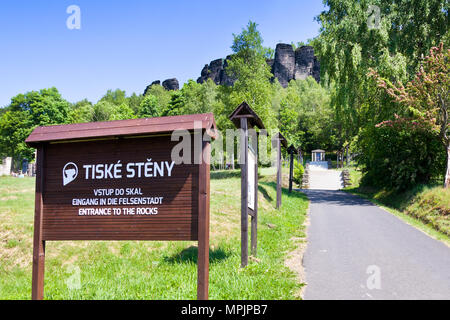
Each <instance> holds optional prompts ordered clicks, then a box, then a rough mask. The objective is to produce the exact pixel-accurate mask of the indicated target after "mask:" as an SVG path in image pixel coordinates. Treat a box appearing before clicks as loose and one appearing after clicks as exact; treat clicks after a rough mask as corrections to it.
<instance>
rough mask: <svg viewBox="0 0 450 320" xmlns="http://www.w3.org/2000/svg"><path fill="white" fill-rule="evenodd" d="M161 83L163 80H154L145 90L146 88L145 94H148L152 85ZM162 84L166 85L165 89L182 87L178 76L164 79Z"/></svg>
mask: <svg viewBox="0 0 450 320" xmlns="http://www.w3.org/2000/svg"><path fill="white" fill-rule="evenodd" d="M160 85H161V81H159V80H155V81H153V82H152V83H151V84H150V85H148V86H147V87H146V88H145V90H144V96H145V95H146V94H147V92H148V90H149V89H150V88H151V87H152V86H160ZM162 86H163V87H164V89H166V90H179V89H180V84H179V83H178V80H177V78H172V79H167V80H164V81H163V83H162Z"/></svg>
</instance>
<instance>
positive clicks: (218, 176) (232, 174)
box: [210, 170, 241, 180]
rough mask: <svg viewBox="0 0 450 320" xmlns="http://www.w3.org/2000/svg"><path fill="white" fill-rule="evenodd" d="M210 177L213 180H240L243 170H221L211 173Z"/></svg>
mask: <svg viewBox="0 0 450 320" xmlns="http://www.w3.org/2000/svg"><path fill="white" fill-rule="evenodd" d="M210 177H211V179H213V180H222V179H229V178H240V177H241V170H220V171H211V172H210Z"/></svg>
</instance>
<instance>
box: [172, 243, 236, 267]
mask: <svg viewBox="0 0 450 320" xmlns="http://www.w3.org/2000/svg"><path fill="white" fill-rule="evenodd" d="M229 256H230V253H229V252H227V251H225V250H223V249H221V248H218V249H209V263H214V262H218V261H222V260H225V259H227V258H228V257H229ZM197 258H198V248H197V247H196V246H191V247H189V248H186V249H183V250H182V251H181V252H179V253H177V254H174V255H172V256H170V257H164V261H165V262H167V263H170V264H179V263H192V262H193V263H197Z"/></svg>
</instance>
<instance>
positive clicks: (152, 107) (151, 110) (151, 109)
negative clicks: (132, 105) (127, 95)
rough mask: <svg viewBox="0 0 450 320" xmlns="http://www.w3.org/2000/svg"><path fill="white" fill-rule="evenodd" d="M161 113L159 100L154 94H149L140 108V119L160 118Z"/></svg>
mask: <svg viewBox="0 0 450 320" xmlns="http://www.w3.org/2000/svg"><path fill="white" fill-rule="evenodd" d="M160 112H161V107H160V106H159V105H158V99H157V98H156V97H155V96H154V95H152V94H147V95H146V96H145V97H144V99H143V100H142V101H141V103H140V105H139V108H138V116H139V118H152V117H158V116H159V115H160Z"/></svg>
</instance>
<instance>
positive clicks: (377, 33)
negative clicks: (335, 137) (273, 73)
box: [313, 0, 449, 140]
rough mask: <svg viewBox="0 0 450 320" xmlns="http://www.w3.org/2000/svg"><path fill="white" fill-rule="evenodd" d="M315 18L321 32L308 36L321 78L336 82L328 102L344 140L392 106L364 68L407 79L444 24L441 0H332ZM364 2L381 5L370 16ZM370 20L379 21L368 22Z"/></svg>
mask: <svg viewBox="0 0 450 320" xmlns="http://www.w3.org/2000/svg"><path fill="white" fill-rule="evenodd" d="M324 4H325V5H326V6H327V7H328V8H327V10H326V11H324V12H322V13H321V14H320V15H319V16H318V17H317V20H318V22H319V23H320V24H321V30H320V35H319V37H318V38H316V39H314V40H313V46H314V48H315V50H316V53H317V54H318V56H319V61H320V64H321V73H322V78H323V79H327V80H328V81H329V82H333V83H334V84H335V86H336V91H335V94H334V95H333V99H332V104H333V107H334V108H335V109H336V124H337V125H338V127H340V131H341V133H340V134H341V135H342V139H343V140H350V139H351V138H352V137H353V136H355V135H356V134H357V133H358V131H359V129H360V128H362V127H365V126H366V125H373V124H376V123H379V122H381V121H383V120H386V119H389V118H390V117H392V116H393V114H394V113H399V110H397V107H396V106H395V105H394V104H393V103H392V102H391V101H390V99H388V98H387V97H386V95H384V94H383V93H381V95H380V92H381V91H379V90H377V89H376V88H375V87H374V85H373V82H372V81H371V79H368V78H367V73H368V71H369V68H375V69H377V70H378V72H379V73H380V74H381V75H382V76H383V77H388V78H389V79H391V80H406V79H408V78H409V77H411V75H412V74H413V73H414V72H415V71H416V70H417V67H418V64H419V58H420V57H421V56H422V54H426V51H427V48H430V47H432V46H433V45H436V44H437V43H439V41H440V40H441V39H442V38H443V37H444V35H445V34H446V33H447V30H448V6H449V4H448V1H446V0H414V1H411V0H388V1H381V0H364V1H358V2H355V1H352V0H333V1H324ZM369 5H376V6H378V7H379V8H380V20H379V21H374V20H373V18H374V16H373V15H374V12H373V11H371V10H369ZM370 22H375V23H376V22H379V24H378V25H376V26H375V27H373V28H372V27H371V23H370Z"/></svg>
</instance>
